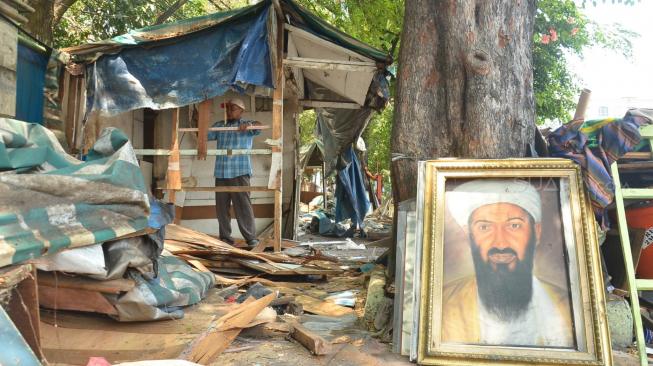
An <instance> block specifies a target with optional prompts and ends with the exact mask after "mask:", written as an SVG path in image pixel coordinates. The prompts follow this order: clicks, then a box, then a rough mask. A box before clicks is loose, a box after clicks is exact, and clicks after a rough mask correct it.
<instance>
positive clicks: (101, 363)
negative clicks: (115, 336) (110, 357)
mask: <svg viewBox="0 0 653 366" xmlns="http://www.w3.org/2000/svg"><path fill="white" fill-rule="evenodd" d="M86 366H111V364H110V363H109V361H107V360H106V359H105V358H104V357H90V358H89V359H88V363H87V364H86Z"/></svg>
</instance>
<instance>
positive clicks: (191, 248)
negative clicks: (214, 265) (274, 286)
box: [165, 224, 298, 263]
mask: <svg viewBox="0 0 653 366" xmlns="http://www.w3.org/2000/svg"><path fill="white" fill-rule="evenodd" d="M165 245H166V247H167V249H168V250H170V251H171V252H173V254H175V253H179V254H191V255H216V254H224V255H229V256H239V257H243V258H251V259H258V260H261V261H264V262H267V263H273V262H290V263H297V262H298V261H297V260H295V259H292V258H290V257H288V256H287V255H284V254H278V253H277V254H272V253H253V252H251V251H247V250H242V249H238V248H236V247H233V246H231V245H229V244H227V243H225V242H223V241H221V240H219V239H216V238H214V237H212V236H210V235H207V234H204V233H201V232H198V231H195V230H191V229H188V228H185V227H183V226H179V225H174V224H169V225H167V226H166V239H165Z"/></svg>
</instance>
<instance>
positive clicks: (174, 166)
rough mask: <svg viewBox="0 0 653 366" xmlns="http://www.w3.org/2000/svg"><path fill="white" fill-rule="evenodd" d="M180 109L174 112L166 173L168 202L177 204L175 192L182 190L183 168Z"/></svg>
mask: <svg viewBox="0 0 653 366" xmlns="http://www.w3.org/2000/svg"><path fill="white" fill-rule="evenodd" d="M179 113H180V112H179V108H176V109H174V110H173V111H172V128H171V130H172V141H171V143H170V145H171V147H170V150H171V151H170V156H169V157H168V171H167V173H166V177H167V179H166V183H167V184H166V189H168V202H170V203H173V204H174V203H175V191H176V190H180V189H181V167H180V166H179V134H178V131H177V129H178V128H179Z"/></svg>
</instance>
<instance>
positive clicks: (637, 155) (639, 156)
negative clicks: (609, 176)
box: [619, 151, 653, 167]
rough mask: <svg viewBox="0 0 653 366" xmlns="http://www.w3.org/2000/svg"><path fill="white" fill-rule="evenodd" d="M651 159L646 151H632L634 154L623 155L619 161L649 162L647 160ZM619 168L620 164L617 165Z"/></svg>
mask: <svg viewBox="0 0 653 366" xmlns="http://www.w3.org/2000/svg"><path fill="white" fill-rule="evenodd" d="M652 158H653V156H652V155H651V153H650V152H648V151H646V152H639V151H634V152H629V153H625V154H624V155H623V156H622V157H621V158H620V159H619V160H622V159H642V160H649V159H652ZM619 167H621V164H619Z"/></svg>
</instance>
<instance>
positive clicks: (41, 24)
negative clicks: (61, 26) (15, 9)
mask: <svg viewBox="0 0 653 366" xmlns="http://www.w3.org/2000/svg"><path fill="white" fill-rule="evenodd" d="M75 1H76V0H54V1H53V0H32V1H30V2H29V4H30V5H31V6H32V7H33V8H34V10H36V11H35V12H33V13H29V14H26V18H27V19H28V20H29V21H28V22H27V23H26V24H25V25H24V26H23V28H24V29H25V30H26V31H27V32H29V33H30V34H31V35H32V36H34V37H36V38H37V39H38V40H39V41H41V42H43V43H45V44H48V45H52V39H53V36H54V26H55V25H57V23H59V20H61V17H62V16H63V15H64V13H65V12H66V10H68V8H69V7H70V6H71V5H72V4H73V3H75Z"/></svg>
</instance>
